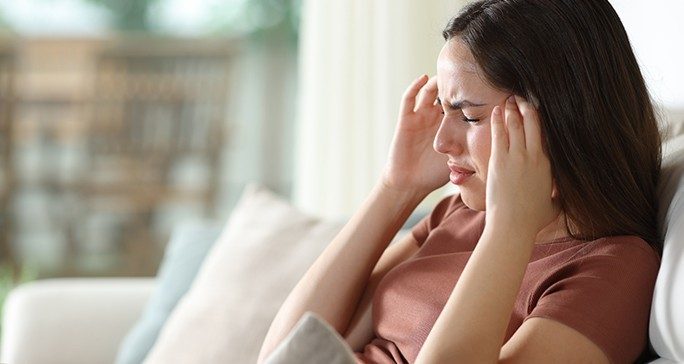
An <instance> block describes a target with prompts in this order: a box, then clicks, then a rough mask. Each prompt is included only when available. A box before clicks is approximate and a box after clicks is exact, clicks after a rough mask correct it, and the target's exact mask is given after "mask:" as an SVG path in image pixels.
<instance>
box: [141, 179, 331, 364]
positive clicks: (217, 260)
mask: <svg viewBox="0 0 684 364" xmlns="http://www.w3.org/2000/svg"><path fill="white" fill-rule="evenodd" d="M341 228H342V223H340V222H334V223H333V222H326V221H321V220H318V219H316V218H313V217H310V216H307V215H305V214H303V213H302V212H300V211H298V210H297V209H295V208H294V207H292V206H291V205H290V204H289V203H288V202H286V201H285V200H283V199H282V198H280V197H278V196H276V195H274V194H273V193H271V192H269V191H267V190H265V189H263V188H260V187H257V186H254V185H251V186H248V187H247V188H246V189H245V192H244V193H243V195H242V197H241V199H240V201H239V202H238V204H237V205H236V207H235V209H234V211H233V213H232V214H231V217H230V218H229V220H228V223H227V225H226V227H225V228H224V230H223V232H222V233H221V236H220V237H219V239H218V241H217V242H216V244H215V245H214V247H213V248H212V250H211V251H210V252H209V254H208V256H207V258H206V260H205V262H204V264H203V265H202V267H201V268H200V271H199V273H198V275H197V278H196V279H195V281H194V282H193V284H192V286H191V288H190V290H189V291H188V293H187V294H186V295H185V296H184V297H183V298H182V299H181V301H180V302H179V304H178V305H177V306H176V308H175V310H174V311H173V312H172V314H171V316H170V317H169V320H168V321H167V323H166V324H165V326H164V327H163V328H162V331H161V334H160V336H159V339H158V340H157V342H156V343H155V345H154V347H153V348H152V351H151V352H150V354H149V355H148V357H147V359H146V360H145V363H148V364H156V363H160V364H161V363H163V364H167V363H192V364H195V363H255V362H256V360H257V356H258V354H259V349H260V348H261V344H262V343H263V340H264V338H265V336H266V332H267V331H268V328H269V326H270V324H271V321H272V320H273V318H274V317H275V314H276V313H277V311H278V309H279V308H280V306H281V304H282V303H283V302H284V301H285V298H286V297H287V295H288V294H289V292H290V291H291V290H292V288H294V286H295V285H296V283H297V282H298V281H299V279H300V278H301V277H302V276H303V275H304V273H305V272H306V270H307V269H308V268H309V267H310V266H311V265H312V264H313V262H314V261H315V260H316V258H317V257H318V256H319V255H320V254H321V253H322V251H323V249H324V248H325V247H326V246H327V245H328V244H329V243H330V241H332V239H333V238H334V237H335V235H336V234H337V233H338V232H339V230H341Z"/></svg>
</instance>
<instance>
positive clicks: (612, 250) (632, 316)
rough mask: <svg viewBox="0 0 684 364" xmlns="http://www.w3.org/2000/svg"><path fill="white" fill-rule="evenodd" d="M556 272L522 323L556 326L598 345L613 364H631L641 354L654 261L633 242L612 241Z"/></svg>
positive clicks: (651, 254) (656, 263) (644, 246)
mask: <svg viewBox="0 0 684 364" xmlns="http://www.w3.org/2000/svg"><path fill="white" fill-rule="evenodd" d="M587 244H601V248H599V249H596V250H598V251H595V252H592V253H587V254H586V255H583V256H582V257H579V258H577V259H576V260H574V261H572V262H571V263H569V264H568V265H566V266H564V267H563V268H561V269H560V270H559V271H556V272H555V273H554V274H555V275H556V277H555V278H552V279H551V280H552V281H553V283H550V284H548V285H547V286H546V287H544V289H543V292H542V293H541V296H539V298H538V300H537V302H536V306H535V307H534V308H533V309H532V312H531V313H530V314H529V316H527V317H526V319H528V318H530V317H545V318H549V319H553V320H555V321H558V322H561V323H563V324H565V325H567V326H569V327H571V328H573V329H575V330H577V331H578V332H580V333H582V334H583V335H585V336H586V337H587V338H588V339H590V340H591V341H592V342H594V343H595V344H596V345H598V346H599V347H600V348H601V349H602V350H603V351H604V353H606V355H607V356H608V358H609V359H610V361H611V362H612V363H632V362H634V361H635V360H636V359H637V358H638V357H639V355H640V354H641V353H642V351H643V350H644V349H645V347H646V344H647V341H648V323H649V316H650V307H651V300H652V296H653V288H654V285H655V280H656V277H657V274H658V268H659V259H658V257H657V255H656V253H655V251H653V249H651V248H650V246H648V244H647V243H646V242H645V241H643V240H641V239H639V238H636V237H627V236H625V237H611V238H606V239H600V240H597V241H594V242H591V243H587Z"/></svg>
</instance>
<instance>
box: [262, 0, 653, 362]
mask: <svg viewBox="0 0 684 364" xmlns="http://www.w3.org/2000/svg"><path fill="white" fill-rule="evenodd" d="M444 37H445V39H446V43H445V45H444V47H443V48H442V51H441V52H440V54H439V57H438V60H437V76H436V77H433V78H431V79H428V77H427V76H422V77H420V78H418V79H417V80H416V81H414V83H413V84H412V85H411V86H410V87H409V88H408V89H407V91H406V93H405V94H404V98H403V100H402V106H401V112H400V115H401V116H400V120H399V123H398V126H397V130H396V133H395V137H394V140H393V143H392V147H391V150H390V158H389V162H388V165H387V167H386V169H385V171H384V173H383V177H382V179H381V180H380V181H379V182H378V184H377V186H376V187H375V189H374V190H373V192H372V193H371V195H370V197H369V198H368V199H367V200H366V201H365V203H364V204H363V206H362V207H361V208H360V210H359V211H358V212H357V213H356V214H355V215H354V216H353V217H352V219H351V220H350V221H349V222H348V224H347V225H346V226H345V227H344V228H343V229H342V231H341V232H340V233H339V235H338V236H337V237H336V238H335V239H334V240H333V241H332V242H331V244H330V246H329V247H328V248H327V249H326V250H325V251H324V252H323V253H322V255H321V256H320V257H319V258H318V260H317V261H316V262H315V263H314V264H313V266H312V267H311V268H310V269H309V270H308V271H307V273H306V274H305V276H304V277H303V278H302V280H301V281H300V282H299V283H298V284H297V286H296V287H295V288H294V290H293V291H292V293H291V294H290V295H289V297H288V298H287V300H286V301H285V303H284V304H283V306H282V308H281V309H280V311H279V312H278V315H277V316H276V318H275V320H274V321H273V324H272V326H271V328H270V330H269V333H268V335H267V337H266V341H265V343H264V346H263V347H262V352H261V355H260V361H261V360H262V359H263V358H264V357H265V355H266V354H267V353H269V352H270V351H271V350H273V348H274V347H275V346H276V345H277V344H278V342H279V341H281V340H282V339H283V338H284V337H285V336H286V335H287V333H288V332H289V330H290V329H291V328H292V327H293V326H294V324H295V323H296V322H297V320H298V319H299V318H300V317H301V316H302V314H303V313H304V312H306V311H314V312H316V313H317V314H318V315H320V316H321V317H323V318H324V319H325V320H326V321H328V322H329V323H330V324H331V325H332V326H333V327H334V328H335V329H336V330H337V331H338V332H339V333H342V334H343V336H344V338H345V339H346V341H347V342H348V343H349V344H350V345H351V346H352V348H353V349H354V350H356V351H357V353H356V359H357V361H358V362H359V363H376V362H377V363H395V362H396V363H405V362H409V363H414V362H415V363H461V362H463V363H471V362H477V363H486V362H497V361H505V362H522V363H547V362H571V363H577V362H582V363H585V362H586V363H607V362H614V363H623V362H625V363H627V362H634V361H635V360H637V359H638V358H639V357H640V354H642V353H643V352H644V350H645V349H646V347H647V342H648V341H647V331H648V330H647V328H648V319H649V311H650V302H651V295H652V291H653V286H654V283H655V279H656V275H657V271H658V266H659V257H658V252H659V250H660V248H659V244H660V243H659V236H658V233H657V229H656V211H657V206H656V196H655V187H656V183H657V178H658V173H659V168H660V135H659V132H658V126H657V123H656V119H655V116H654V111H653V107H652V104H651V101H650V99H649V96H648V93H647V91H646V87H645V85H644V80H643V77H642V75H641V73H640V70H639V67H638V64H637V62H636V60H635V57H634V54H633V52H632V50H631V47H630V44H629V40H628V38H627V35H626V33H625V30H624V28H623V26H622V24H621V23H620V20H619V18H618V16H617V14H616V13H615V11H614V9H613V8H612V7H611V5H610V4H609V3H608V1H606V0H500V1H496V0H485V1H477V2H475V3H472V4H470V5H469V6H468V7H466V8H465V9H464V10H463V11H462V12H461V13H460V14H459V15H458V16H456V17H455V18H453V19H452V20H451V21H450V22H449V24H448V25H447V27H446V29H445V30H444ZM448 181H451V182H452V183H454V184H457V185H459V186H460V194H457V195H454V196H449V197H447V198H445V199H444V200H442V201H441V202H440V203H439V204H438V205H437V206H436V207H435V209H434V210H433V212H432V213H431V214H430V215H429V216H428V217H426V218H425V219H424V220H423V221H422V222H420V223H419V224H418V225H417V226H416V227H414V228H413V231H412V234H409V236H408V237H406V238H404V239H403V240H401V241H399V242H398V243H396V244H392V245H391V246H389V247H388V245H389V242H390V240H391V239H392V237H393V236H394V235H395V234H396V233H397V231H398V229H399V228H400V226H401V225H402V224H403V223H404V222H405V220H406V218H407V217H408V216H409V214H410V213H411V212H412V211H413V210H414V208H415V207H416V206H417V205H418V203H419V202H420V201H421V200H422V199H423V198H424V197H425V196H427V194H429V193H430V192H431V191H433V190H435V189H436V188H439V187H440V186H442V185H444V184H445V183H447V182H448ZM485 211H486V213H485ZM371 313H372V315H371ZM502 343H503V345H502Z"/></svg>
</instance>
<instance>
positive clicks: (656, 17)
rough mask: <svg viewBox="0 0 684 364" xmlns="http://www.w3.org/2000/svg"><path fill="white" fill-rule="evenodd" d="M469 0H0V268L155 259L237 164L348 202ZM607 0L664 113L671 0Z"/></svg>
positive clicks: (126, 264) (305, 198) (284, 185)
mask: <svg viewBox="0 0 684 364" xmlns="http://www.w3.org/2000/svg"><path fill="white" fill-rule="evenodd" d="M465 3H467V1H464V0H460V1H459V0H454V1H447V0H431V1H428V2H418V1H415V0H375V1H368V0H349V1H338V2H332V1H323V0H318V1H316V0H311V1H307V0H303V1H299V0H21V1H17V0H0V287H2V290H6V289H8V287H11V286H12V285H14V284H16V283H17V282H20V281H26V280H31V279H37V278H47V277H64V276H151V275H154V274H155V272H156V270H157V266H158V264H159V262H160V260H161V257H162V254H163V249H164V246H165V244H166V241H167V240H168V238H169V235H170V232H171V229H172V228H173V227H174V226H175V225H177V224H178V223H180V222H185V221H188V220H193V219H205V220H214V221H225V219H226V218H227V217H228V216H229V214H230V210H231V207H232V206H233V205H234V204H235V202H236V201H237V199H238V197H239V196H240V193H241V191H242V188H243V187H244V186H245V184H246V183H248V182H259V183H261V184H263V185H265V186H267V187H269V188H270V189H272V190H274V191H276V192H277V193H279V194H281V195H283V196H286V197H288V198H290V199H291V200H292V201H293V202H294V203H296V205H297V206H298V207H300V208H301V209H302V210H305V211H307V212H310V213H312V214H315V215H317V216H321V217H325V218H333V219H344V218H346V217H348V216H350V215H351V213H352V212H353V211H354V209H355V208H356V207H358V206H359V204H360V203H361V202H362V200H363V198H364V197H365V196H366V195H367V193H368V192H369V191H370V188H371V187H372V185H373V182H374V181H375V180H377V177H378V176H379V173H380V171H381V168H382V166H383V165H384V162H385V157H386V153H387V150H388V147H389V143H390V141H391V137H392V131H393V129H394V123H395V121H396V116H397V110H398V105H399V100H400V96H401V94H402V92H403V90H404V88H405V87H406V85H408V83H409V82H410V81H411V80H413V79H414V78H416V77H417V76H419V75H420V74H422V73H428V74H434V62H435V59H436V56H437V54H438V52H439V49H440V47H441V45H442V39H441V29H442V27H443V26H444V24H446V21H447V20H448V19H449V18H450V17H451V16H452V15H453V14H455V12H456V11H457V10H458V9H459V8H460V7H461V6H463V5H464V4H465ZM613 4H614V6H615V7H616V9H617V10H618V12H619V13H620V16H621V17H622V19H623V21H624V23H625V26H626V27H627V30H628V33H629V34H630V38H631V40H632V42H633V46H634V48H635V50H636V53H637V55H638V57H639V61H640V63H641V64H642V66H643V69H644V73H645V75H646V78H647V80H648V82H649V87H650V88H651V91H652V93H653V97H654V99H655V100H656V102H657V104H658V105H659V106H660V107H661V109H662V114H663V117H664V118H673V117H678V116H677V115H681V112H680V111H678V110H681V109H682V107H684V92H683V91H684V71H683V70H682V69H681V64H684V62H683V61H684V49H683V48H684V47H683V46H682V44H681V42H679V39H680V37H681V34H684V29H683V26H682V24H681V22H680V21H679V18H680V17H681V14H684V5H683V3H681V2H678V1H676V0H656V1H650V2H639V3H637V2H630V1H627V0H615V1H613ZM673 115H674V116H673ZM451 191H452V189H449V188H445V189H442V190H439V191H436V192H435V193H434V194H433V195H431V196H430V197H429V198H428V199H427V200H426V201H425V202H424V204H422V205H421V207H420V208H419V210H421V211H423V212H425V211H428V210H429V209H430V207H431V205H432V204H433V203H434V202H435V201H437V200H438V198H439V197H440V196H442V195H443V194H445V193H449V192H451ZM2 297H3V293H2V291H0V303H1V300H2Z"/></svg>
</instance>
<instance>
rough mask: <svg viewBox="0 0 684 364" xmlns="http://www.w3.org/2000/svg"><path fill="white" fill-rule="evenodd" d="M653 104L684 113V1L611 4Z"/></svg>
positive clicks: (630, 0) (629, 0)
mask: <svg viewBox="0 0 684 364" xmlns="http://www.w3.org/2000/svg"><path fill="white" fill-rule="evenodd" d="M611 4H613V7H614V8H615V10H616V11H617V13H618V14H619V15H620V19H622V23H623V24H624V26H625V29H626V30H627V34H628V35H629V38H630V41H631V43H632V47H633V48H634V52H635V53H636V56H637V59H638V61H639V64H640V65H641V68H642V71H643V73H644V77H645V78H646V82H647V83H648V86H649V90H650V92H651V95H652V96H653V98H654V100H655V101H656V102H658V103H659V104H661V105H663V106H665V107H668V108H677V109H684V21H683V20H684V19H682V18H683V17H684V1H680V0H649V1H636V0H612V1H611Z"/></svg>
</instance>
